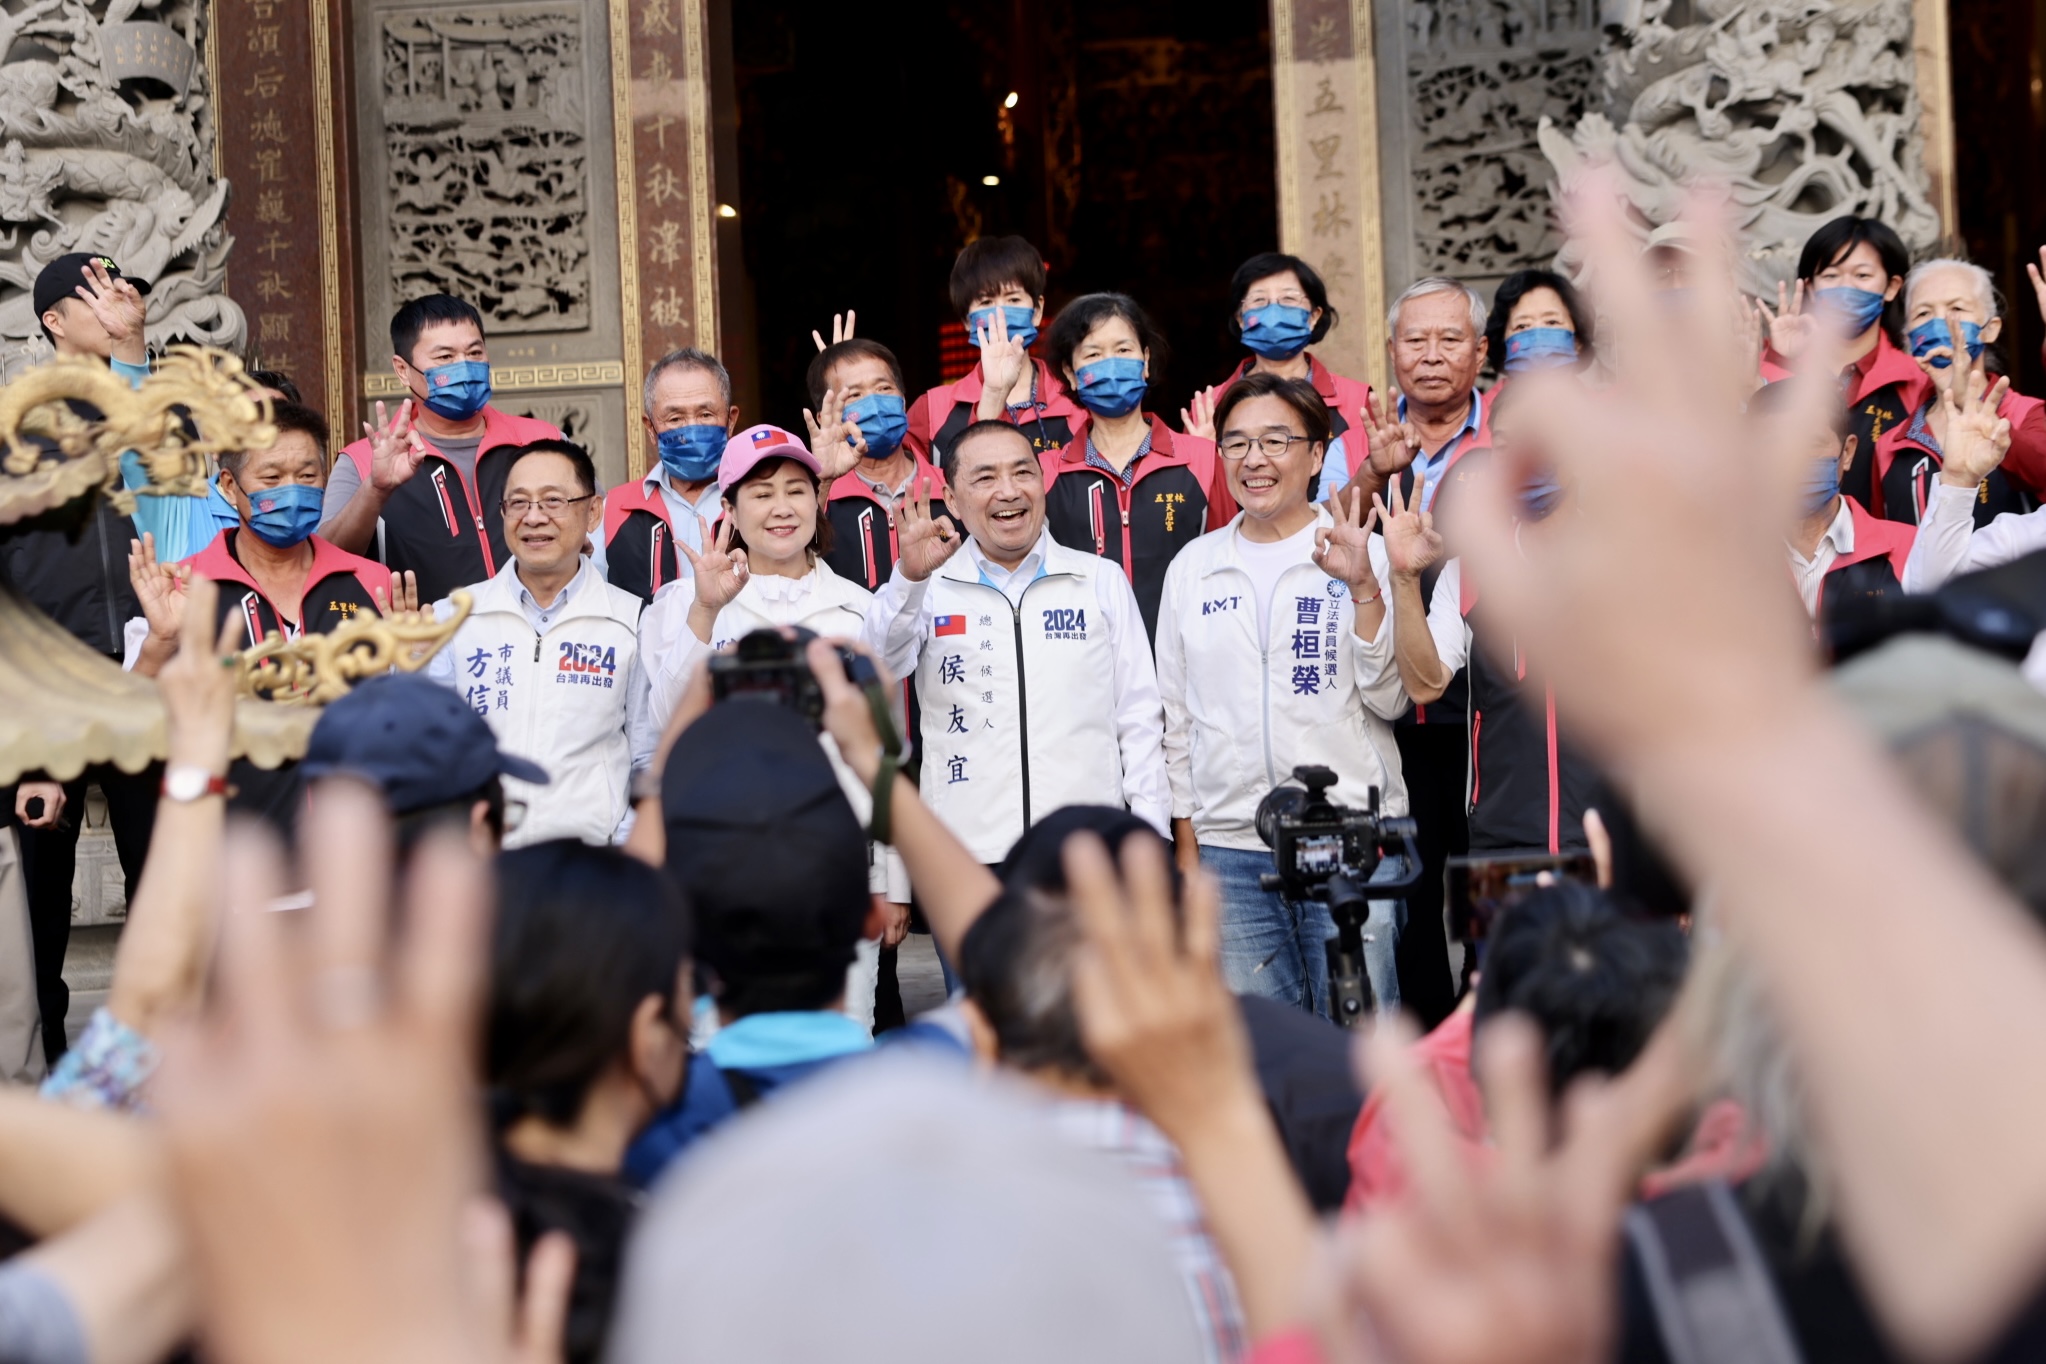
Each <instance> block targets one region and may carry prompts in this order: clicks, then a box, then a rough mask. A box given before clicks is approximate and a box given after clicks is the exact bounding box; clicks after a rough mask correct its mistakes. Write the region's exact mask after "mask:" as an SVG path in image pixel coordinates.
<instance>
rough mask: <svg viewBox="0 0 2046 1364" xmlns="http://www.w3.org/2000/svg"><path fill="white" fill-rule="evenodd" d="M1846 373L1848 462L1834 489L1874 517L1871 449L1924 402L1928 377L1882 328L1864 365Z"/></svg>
mask: <svg viewBox="0 0 2046 1364" xmlns="http://www.w3.org/2000/svg"><path fill="white" fill-rule="evenodd" d="M1847 373H1848V379H1847V382H1848V385H1849V386H1848V389H1847V426H1848V430H1849V431H1851V432H1852V433H1853V435H1854V462H1853V463H1851V464H1849V465H1848V466H1847V472H1845V473H1844V474H1842V475H1841V476H1840V491H1841V492H1843V493H1845V494H1847V496H1848V497H1850V498H1852V499H1853V500H1854V501H1856V502H1858V503H1860V504H1861V505H1862V506H1864V507H1866V508H1868V509H1869V510H1870V511H1872V512H1875V513H1876V514H1877V515H1878V516H1880V515H1881V514H1882V502H1881V497H1882V494H1881V493H1880V492H1879V491H1878V490H1877V485H1876V474H1875V466H1876V450H1877V448H1878V447H1880V446H1881V444H1882V442H1883V437H1884V436H1886V435H1887V434H1889V432H1890V431H1891V430H1893V429H1894V428H1896V427H1899V426H1902V425H1904V424H1905V423H1907V422H1909V421H1910V420H1911V414H1912V413H1913V412H1916V411H1917V410H1918V409H1919V408H1920V407H1922V406H1924V404H1925V398H1926V395H1927V394H1928V393H1929V392H1931V390H1932V380H1930V379H1928V378H1926V377H1925V371H1924V370H1922V369H1920V368H1918V362H1917V361H1916V360H1913V359H1912V358H1911V357H1910V355H1908V354H1907V353H1905V352H1904V351H1901V350H1899V349H1898V348H1897V347H1896V346H1895V345H1893V344H1892V343H1891V341H1890V335H1889V333H1888V332H1884V331H1878V332H1877V333H1876V348H1875V349H1874V350H1873V351H1871V352H1870V353H1869V355H1868V356H1867V363H1866V365H1865V366H1861V365H1857V366H1855V367H1854V368H1852V369H1850V370H1849V371H1848V372H1847Z"/></svg>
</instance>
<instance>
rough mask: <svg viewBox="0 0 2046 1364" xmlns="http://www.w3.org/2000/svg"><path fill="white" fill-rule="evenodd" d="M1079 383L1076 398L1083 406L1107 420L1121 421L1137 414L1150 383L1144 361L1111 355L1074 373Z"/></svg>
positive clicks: (1130, 356)
mask: <svg viewBox="0 0 2046 1364" xmlns="http://www.w3.org/2000/svg"><path fill="white" fill-rule="evenodd" d="M1073 377H1074V378H1075V379H1076V380H1078V381H1079V390H1078V392H1077V394H1076V396H1077V397H1078V398H1079V399H1080V406H1082V407H1084V408H1086V409H1087V410H1088V411H1089V412H1092V413H1095V414H1096V415H1098V416H1103V417H1120V416H1122V415H1123V414H1124V413H1127V412H1133V411H1135V410H1136V407H1137V404H1138V403H1141V402H1142V401H1144V390H1145V389H1147V388H1149V387H1150V386H1151V385H1150V380H1148V379H1146V378H1145V377H1144V361H1143V359H1142V357H1140V356H1135V355H1111V356H1109V357H1108V358H1107V359H1105V360H1096V361H1094V362H1093V363H1091V364H1085V365H1082V366H1080V367H1079V368H1078V369H1076V370H1074V371H1073Z"/></svg>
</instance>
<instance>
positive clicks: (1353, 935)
mask: <svg viewBox="0 0 2046 1364" xmlns="http://www.w3.org/2000/svg"><path fill="white" fill-rule="evenodd" d="M1293 777H1294V779H1295V780H1297V781H1298V782H1299V783H1300V784H1299V785H1298V786H1295V785H1292V784H1291V783H1282V784H1280V785H1278V786H1274V787H1273V788H1272V789H1271V790H1270V791H1269V792H1268V793H1266V795H1265V798H1264V799H1263V800H1261V801H1259V802H1258V806H1257V832H1258V837H1260V838H1262V839H1263V840H1264V841H1265V846H1266V847H1268V848H1270V849H1271V850H1272V862H1273V864H1274V865H1275V866H1276V867H1277V868H1278V870H1277V871H1276V872H1274V873H1272V874H1269V875H1266V876H1264V877H1261V878H1260V880H1259V884H1260V885H1262V886H1263V888H1264V889H1266V890H1271V891H1277V892H1279V893H1280V894H1282V895H1284V896H1286V897H1287V898H1289V899H1294V900H1320V901H1323V902H1325V903H1326V904H1327V905H1328V907H1329V916H1330V917H1331V918H1333V919H1334V920H1335V922H1336V936H1335V937H1333V938H1330V939H1329V940H1328V976H1329V1000H1330V1004H1331V1005H1332V1012H1333V1013H1334V1015H1335V1020H1336V1022H1337V1023H1338V1024H1340V1025H1342V1026H1343V1027H1346V1028H1353V1027H1358V1026H1361V1025H1362V1024H1363V1022H1364V1020H1365V1019H1367V1018H1369V1017H1370V1016H1371V1004H1372V1000H1371V981H1370V979H1369V978H1368V977H1367V976H1366V975H1365V973H1364V921H1365V920H1366V919H1368V918H1370V917H1371V901H1373V900H1399V899H1405V898H1406V892H1407V891H1409V890H1411V889H1412V888H1413V887H1414V886H1416V885H1418V884H1420V880H1421V855H1420V853H1419V852H1418V851H1417V850H1416V849H1415V847H1414V835H1415V828H1414V821H1413V820H1411V819H1408V818H1405V817H1404V816H1397V815H1381V814H1379V813H1378V788H1377V787H1375V786H1374V787H1372V788H1371V792H1370V804H1369V807H1368V808H1366V809H1363V810H1355V809H1352V808H1350V807H1349V806H1347V805H1338V804H1337V803H1336V802H1335V801H1332V800H1330V799H1329V796H1328V791H1329V788H1330V787H1332V786H1334V785H1335V784H1336V774H1335V772H1334V771H1333V770H1332V769H1330V768H1326V767H1320V766H1316V765H1313V764H1303V765H1302V766H1299V767H1296V768H1294V769H1293ZM1387 856H1397V857H1400V858H1401V859H1403V860H1402V864H1401V865H1402V870H1401V874H1400V875H1399V876H1398V877H1396V878H1393V879H1390V880H1385V881H1373V880H1372V879H1371V878H1372V874H1373V873H1374V872H1376V871H1377V870H1378V864H1379V863H1380V862H1382V861H1383V860H1385V858H1386V857H1387Z"/></svg>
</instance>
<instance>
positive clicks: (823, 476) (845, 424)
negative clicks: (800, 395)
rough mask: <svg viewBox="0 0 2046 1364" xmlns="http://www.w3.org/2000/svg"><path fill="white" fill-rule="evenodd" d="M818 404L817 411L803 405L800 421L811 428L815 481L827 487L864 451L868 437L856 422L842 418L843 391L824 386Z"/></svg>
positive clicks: (857, 459) (856, 460) (843, 414)
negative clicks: (815, 466)
mask: <svg viewBox="0 0 2046 1364" xmlns="http://www.w3.org/2000/svg"><path fill="white" fill-rule="evenodd" d="M817 406H818V409H819V410H818V411H816V412H812V411H810V409H809V408H807V407H806V408H804V409H803V425H804V426H805V427H807V428H808V429H809V432H810V453H811V454H813V455H815V456H817V463H818V465H819V468H820V472H819V474H818V481H819V483H820V484H821V485H822V486H823V487H824V488H826V489H828V488H830V487H831V485H832V484H833V483H834V482H836V481H837V480H838V479H839V478H841V477H843V476H844V475H845V474H847V473H850V472H851V471H852V469H853V466H855V465H857V464H858V463H859V462H860V456H862V455H864V454H866V453H867V438H866V437H865V436H863V435H861V434H860V424H859V423H858V422H849V421H847V420H846V419H845V395H844V394H843V393H842V392H840V391H839V390H838V389H835V388H827V389H825V390H824V397H823V398H822V399H821V400H820V401H819V402H818V404H817Z"/></svg>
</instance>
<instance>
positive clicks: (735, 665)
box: [710, 625, 899, 744]
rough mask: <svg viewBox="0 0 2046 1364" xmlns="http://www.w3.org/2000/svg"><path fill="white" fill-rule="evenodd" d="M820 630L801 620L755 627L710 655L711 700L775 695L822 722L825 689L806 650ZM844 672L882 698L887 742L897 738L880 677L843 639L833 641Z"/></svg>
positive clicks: (818, 725) (816, 724)
mask: <svg viewBox="0 0 2046 1364" xmlns="http://www.w3.org/2000/svg"><path fill="white" fill-rule="evenodd" d="M815 638H817V632H816V631H814V630H806V629H804V628H803V627H802V626H800V625H797V626H792V627H788V628H786V629H781V630H755V631H753V633H751V634H749V635H745V636H743V637H741V639H740V640H739V643H738V647H737V648H736V649H734V650H733V651H732V652H731V653H716V654H712V655H711V658H710V694H711V699H712V701H713V703H715V702H719V701H730V700H734V699H741V700H748V701H772V702H774V703H776V704H778V705H783V706H787V707H788V708H789V709H790V710H792V711H794V712H796V714H798V715H800V716H802V717H803V718H804V719H806V720H808V721H809V722H810V727H811V728H812V729H817V730H821V729H822V728H823V727H824V689H823V688H822V687H820V686H818V685H817V675H816V674H815V673H813V672H811V671H810V660H809V659H808V657H806V656H805V651H806V650H808V649H809V647H810V641H811V640H813V639H815ZM832 649H833V652H835V653H836V654H837V655H838V660H839V662H841V663H843V664H844V665H845V675H846V677H847V678H848V679H850V680H851V682H852V684H853V685H854V686H855V687H858V688H859V689H860V690H861V691H862V692H865V693H866V694H867V697H868V700H869V701H870V702H873V701H874V700H875V699H876V698H881V704H880V705H879V706H878V708H877V710H876V716H875V721H876V725H877V727H880V732H881V738H882V742H883V743H884V744H886V743H891V742H899V741H898V740H897V739H896V736H895V733H894V726H893V724H892V722H890V720H889V715H888V707H887V704H886V698H885V697H882V695H881V678H880V675H879V674H877V673H876V672H875V671H874V664H873V662H872V660H870V659H869V658H868V657H867V656H866V655H865V654H862V653H859V652H858V651H856V650H853V649H848V648H846V647H845V646H844V645H843V644H835V645H833V646H832Z"/></svg>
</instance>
